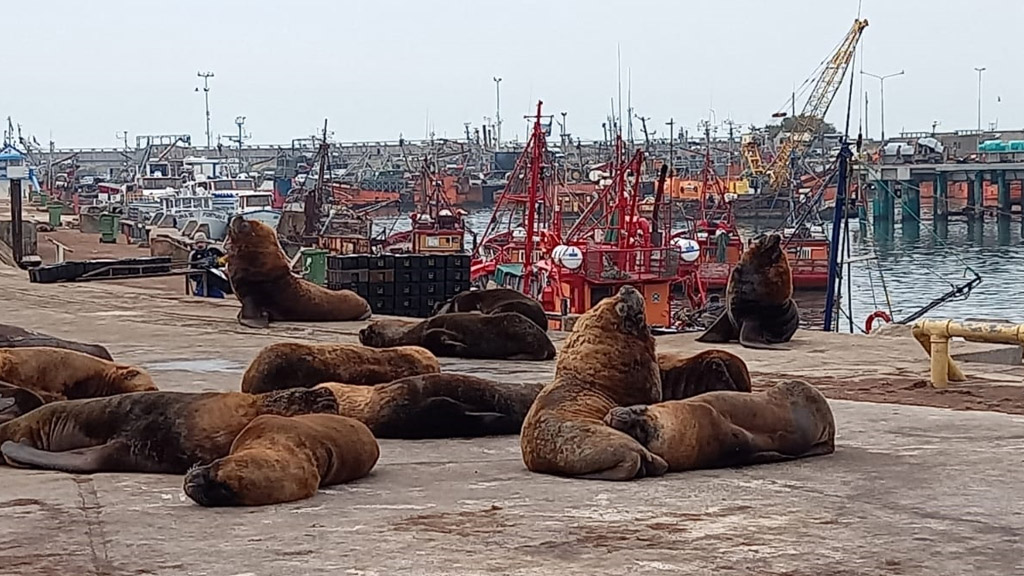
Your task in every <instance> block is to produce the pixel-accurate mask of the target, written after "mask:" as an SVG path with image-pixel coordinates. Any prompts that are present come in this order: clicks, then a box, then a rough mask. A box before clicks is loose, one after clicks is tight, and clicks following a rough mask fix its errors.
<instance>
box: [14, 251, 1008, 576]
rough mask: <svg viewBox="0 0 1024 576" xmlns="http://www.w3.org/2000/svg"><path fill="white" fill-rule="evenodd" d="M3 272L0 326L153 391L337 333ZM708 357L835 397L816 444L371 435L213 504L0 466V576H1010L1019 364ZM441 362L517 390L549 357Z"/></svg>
mask: <svg viewBox="0 0 1024 576" xmlns="http://www.w3.org/2000/svg"><path fill="white" fill-rule="evenodd" d="M25 276H26V274H25V273H24V272H22V271H18V270H13V269H10V268H3V267H0V295H2V296H0V322H3V323H7V324H16V325H19V326H23V327H26V328H30V329H34V330H39V331H42V332H47V333H50V334H53V335H58V336H62V337H66V338H72V339H77V340H82V341H88V342H96V343H101V344H104V345H106V346H107V347H108V348H109V349H110V351H111V353H112V354H113V355H114V357H115V358H116V359H117V360H118V361H121V362H128V363H134V364H139V365H142V366H144V367H145V368H147V369H148V370H150V371H151V372H152V374H153V376H154V378H155V380H156V381H157V384H158V385H159V386H160V387H161V388H164V389H168V390H190V391H200V390H231V389H237V387H238V381H239V379H240V376H241V373H242V371H243V370H244V368H245V366H246V364H247V363H248V362H249V361H250V360H251V359H252V358H253V357H254V356H255V354H256V353H257V351H258V350H259V349H260V348H262V347H263V346H266V345H268V344H271V343H273V342H278V341H284V340H293V339H294V340H302V341H333V342H355V341H356V336H355V335H356V332H357V331H358V329H359V328H360V327H361V326H362V323H335V324H316V325H312V324H305V325H300V324H280V325H273V326H272V327H271V329H269V330H267V331H253V330H249V329H246V328H243V327H241V326H239V325H238V324H237V323H236V322H235V320H234V316H235V313H236V312H237V303H236V302H235V301H234V300H225V301H212V300H202V299H196V298H190V297H186V296H175V295H174V294H172V293H170V292H169V291H168V290H166V289H162V290H155V289H147V288H145V287H143V286H139V285H136V284H133V285H130V286H128V285H123V284H114V283H106V282H93V283H85V284H55V285H34V284H29V283H28V282H27V280H26V279H25ZM555 340H556V341H559V342H560V340H561V338H560V337H558V336H556V338H555ZM658 341H659V349H663V350H679V351H697V350H700V349H702V348H705V347H704V346H702V345H700V344H696V343H694V342H693V337H692V336H665V337H660V338H659V339H658ZM977 346H979V345H967V344H964V345H959V346H958V347H957V349H958V350H963V351H970V350H974V349H976V347H977ZM728 349H729V350H731V351H733V352H735V353H737V354H739V355H740V356H742V357H743V358H744V359H745V360H746V361H747V362H748V364H749V365H750V368H751V371H752V373H753V374H754V377H755V380H756V381H757V382H758V384H759V385H763V384H767V383H771V382H774V381H777V380H780V379H784V378H790V377H797V378H803V379H807V380H809V381H811V382H812V383H814V384H816V385H818V386H819V387H820V388H821V389H822V390H823V391H824V392H825V393H826V395H828V396H829V397H830V398H846V399H847V400H834V401H833V402H832V406H833V410H834V411H835V415H836V420H837V424H838V430H839V432H838V437H837V445H838V448H837V451H836V453H835V454H834V455H832V456H826V457H820V458H812V459H807V460H802V461H797V462H793V463H786V464H774V465H765V466H759V467H749V468H743V469H726V470H714V471H702V472H694V473H687V474H676V475H669V476H666V477H664V478H658V479H645V480H640V481H635V482H630V483H622V484H618V483H605V482H594V481H580V480H568V479H561V478H555V477H550V476H542V475H535V474H531V473H529V472H527V471H526V469H525V468H524V466H523V464H522V460H521V458H520V453H519V442H518V438H516V437H501V438H488V439H479V440H449V441H416V442H412V441H381V460H380V462H379V464H378V465H377V468H376V469H375V471H374V472H373V473H372V474H371V475H370V476H369V477H368V478H366V479H364V480H362V481H359V482H355V483H352V484H349V485H345V486H338V487H334V488H332V489H330V490H323V491H321V493H320V494H318V495H317V496H316V497H314V498H312V499H309V500H306V501H302V502H297V503H294V504H289V505H282V506H273V507H265V508H254V509H227V510H211V509H204V508H201V507H199V506H197V505H195V504H194V503H192V502H191V501H190V500H188V499H187V498H186V497H185V496H184V494H183V492H182V489H181V477H177V476H159V475H143V474H130V475H129V474H97V475H92V476H73V475H67V474H61V473H49V472H34V471H25V470H14V469H10V468H6V467H0V486H2V489H0V574H4V575H6V574H12V575H14V574H18V575H26V576H27V575H50V574H92V575H104V576H105V575H129V574H146V575H160V576H163V575H167V576H170V575H174V576H181V575H190V576H242V575H246V576H250V575H251V576H290V575H306V574H310V575H312V574H316V575H322V574H350V575H381V576H384V575H392V574H416V575H441V574H460V575H462V574H465V575H476V574H480V575H483V574H513V575H548V574H560V575H563V576H570V575H587V576H590V575H593V574H716V575H717V574H721V575H732V574H758V575H790V576H795V575H808V576H810V575H815V576H820V575H871V574H878V575H881V574H908V575H918V574H920V575H924V574H929V575H931V574H950V575H953V574H975V575H982V574H991V575H1001V576H1002V575H1008V574H1024V544H1022V541H1021V540H1022V535H1024V503H1022V502H1024V500H1022V499H1021V497H1020V494H1021V493H1022V492H1024V475H1022V474H1021V472H1020V470H1021V464H1022V460H1024V456H1022V454H1024V416H1019V415H1015V414H1007V413H997V412H994V411H993V410H997V411H1001V412H1011V413H1012V412H1016V413H1022V412H1024V382H1022V376H1024V370H1022V368H1021V367H1020V366H1016V367H1005V366H996V365H980V364H966V365H965V366H964V368H965V372H967V373H968V375H970V376H971V377H972V380H971V381H970V382H968V383H965V384H961V385H958V386H956V387H954V388H951V389H949V390H947V391H942V392H940V391H936V390H932V389H929V388H928V387H927V386H926V385H925V384H924V382H925V380H926V378H927V373H928V363H927V358H926V357H925V355H924V353H923V352H922V351H921V350H920V348H918V347H917V344H916V343H915V342H913V341H912V340H911V339H910V338H880V337H864V336H841V335H832V334H822V333H814V332H804V331H801V332H799V333H798V335H797V337H796V339H795V340H794V341H793V342H792V343H791V350H789V351H784V352H779V351H751V350H745V349H741V348H739V347H738V346H729V347H728ZM443 364H444V367H445V369H446V370H450V371H464V372H470V373H473V374H476V375H480V376H485V377H494V378H501V379H503V380H506V381H511V380H519V381H523V382H527V381H546V380H548V379H549V378H550V376H551V374H552V373H553V369H554V363H553V362H540V363H528V362H471V361H457V360H445V361H443ZM853 400H856V401H853ZM862 400H868V401H862ZM897 403H901V404H903V405H901V404H897ZM905 404H918V406H908V405H905ZM931 406H944V407H946V408H936V407H931ZM948 408H954V409H955V410H953V409H948Z"/></svg>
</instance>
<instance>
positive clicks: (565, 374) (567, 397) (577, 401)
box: [520, 286, 668, 480]
mask: <svg viewBox="0 0 1024 576" xmlns="http://www.w3.org/2000/svg"><path fill="white" fill-rule="evenodd" d="M659 401H661V377H660V374H659V370H658V362H657V358H656V356H655V352H654V338H653V337H652V336H651V332H650V330H649V329H648V327H647V321H646V319H645V317H644V299H643V296H641V295H640V293H639V292H638V291H637V290H636V289H635V288H633V287H632V286H623V287H622V288H620V289H619V292H618V293H617V294H616V295H615V296H612V297H610V298H605V299H603V300H601V301H600V302H599V303H598V304H597V306H594V307H593V308H591V309H590V310H589V311H587V312H586V313H585V314H583V315H582V316H580V317H579V319H578V320H577V321H576V325H575V326H574V327H573V330H572V333H571V334H569V337H568V338H567V339H566V341H565V345H564V346H563V347H562V350H561V352H560V353H559V355H558V360H557V363H556V365H555V378H554V380H553V381H552V382H551V383H550V384H548V385H547V386H545V387H544V389H543V390H542V391H541V393H540V395H538V396H537V399H536V400H535V401H534V403H533V406H532V407H531V408H530V411H529V413H527V415H526V420H525V421H524V422H523V429H522V432H521V434H520V445H521V449H522V454H523V462H524V463H525V464H526V467H527V468H528V469H529V470H531V471H533V472H541V473H546V474H557V475H561V476H574V477H579V478H589V479H598V480H630V479H633V478H637V477H641V476H660V475H662V474H664V473H665V470H667V469H668V465H667V464H666V463H665V461H664V460H662V459H661V458H660V457H659V456H656V455H655V454H653V453H651V451H649V450H648V449H647V448H644V447H643V446H642V445H641V444H640V443H639V442H637V441H636V440H634V439H633V438H632V437H630V436H628V435H626V434H624V433H622V432H620V431H618V430H615V429H614V428H610V427H608V426H606V425H605V424H604V422H603V418H604V417H605V415H607V414H608V411H609V410H611V409H612V408H615V407H617V406H631V405H634V404H653V403H655V402H659Z"/></svg>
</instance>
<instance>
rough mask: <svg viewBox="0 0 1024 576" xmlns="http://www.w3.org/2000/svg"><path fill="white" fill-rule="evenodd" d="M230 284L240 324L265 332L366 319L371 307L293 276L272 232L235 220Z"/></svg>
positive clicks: (231, 234)
mask: <svg viewBox="0 0 1024 576" xmlns="http://www.w3.org/2000/svg"><path fill="white" fill-rule="evenodd" d="M227 246H228V268H227V272H228V279H229V280H230V281H231V289H232V291H234V293H235V296H237V297H238V301H239V302H241V303H242V309H241V310H240V311H239V312H238V322H239V323H240V324H242V325H243V326H248V327H250V328H266V327H267V325H268V324H269V323H270V322H275V321H282V320H283V321H287V320H291V321H296V322H332V321H339V322H340V321H347V320H365V319H366V318H369V317H370V305H369V304H368V303H367V302H366V300H364V299H363V297H362V296H359V295H358V294H356V293H355V292H352V291H350V290H337V291H335V290H328V289H326V288H323V287H320V286H317V285H316V284H313V283H312V282H307V281H306V280H303V279H301V278H299V277H297V276H295V275H294V274H292V271H291V267H290V266H289V264H288V258H287V257H286V256H285V253H284V250H282V249H281V245H280V244H278V241H277V233H276V232H274V229H273V228H271V227H270V226H267V225H266V224H264V223H262V222H259V221H257V220H246V219H245V218H243V217H242V216H235V217H234V218H232V219H231V223H230V224H229V225H228V242H227Z"/></svg>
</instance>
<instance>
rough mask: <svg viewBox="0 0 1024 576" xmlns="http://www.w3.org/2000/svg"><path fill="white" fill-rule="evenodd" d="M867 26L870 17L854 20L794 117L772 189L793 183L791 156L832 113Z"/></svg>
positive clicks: (771, 170) (775, 164)
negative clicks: (834, 101)
mask: <svg viewBox="0 0 1024 576" xmlns="http://www.w3.org/2000/svg"><path fill="white" fill-rule="evenodd" d="M867 26H868V21H867V19H863V20H860V19H858V20H854V21H853V27H852V28H850V31H849V32H847V33H846V37H845V38H844V39H843V41H842V43H840V44H839V47H838V48H836V51H835V52H834V53H833V54H832V56H831V57H830V58H829V59H828V61H827V62H826V63H825V68H824V70H822V72H821V75H820V76H818V80H817V81H816V82H815V84H814V88H813V89H812V90H811V95H810V97H809V98H808V99H807V103H806V104H805V105H804V108H803V110H802V111H801V112H800V114H799V115H798V116H796V117H795V118H793V127H792V129H791V130H790V131H789V135H788V136H787V137H786V138H784V139H783V141H782V144H781V145H780V146H779V149H778V152H777V153H776V154H775V159H774V160H772V163H771V164H770V165H769V166H768V170H767V172H768V177H769V181H768V182H769V186H770V187H771V189H772V190H781V189H782V188H783V187H785V186H786V185H788V184H789V179H790V175H789V167H790V158H791V156H793V157H796V158H801V157H803V155H804V152H806V151H807V147H808V146H809V145H810V142H811V139H812V134H811V131H812V129H813V127H814V125H816V124H818V123H820V122H823V121H824V120H825V114H826V113H827V112H828V108H829V106H831V105H832V99H833V98H835V96H836V92H838V91H839V87H840V86H841V85H842V83H843V78H844V77H845V76H846V70H847V68H849V67H850V62H851V61H853V54H854V50H855V49H856V48H857V42H859V41H860V36H861V33H863V32H864V29H865V28H867Z"/></svg>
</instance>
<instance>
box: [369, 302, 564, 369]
mask: <svg viewBox="0 0 1024 576" xmlns="http://www.w3.org/2000/svg"><path fill="white" fill-rule="evenodd" d="M359 341H360V342H362V343H363V345H365V346H372V347H374V348H384V347H388V346H422V347H424V348H426V349H427V350H430V351H431V352H433V353H434V355H435V356H439V357H447V358H477V359H483V360H550V359H552V358H554V357H555V345H554V344H552V343H551V339H550V338H548V335H547V333H546V332H544V331H543V330H541V329H540V328H538V327H537V325H536V324H534V323H533V322H532V321H531V320H530V319H528V318H527V317H526V316H523V315H522V314H518V313H515V312H503V313H500V314H482V313H480V312H452V313H450V314H441V315H440V316H434V317H432V318H427V319H426V320H422V321H420V322H416V323H409V322H405V321H401V320H391V319H387V320H375V321H373V322H371V323H370V324H369V325H368V326H366V327H365V328H363V329H362V330H360V331H359Z"/></svg>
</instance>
